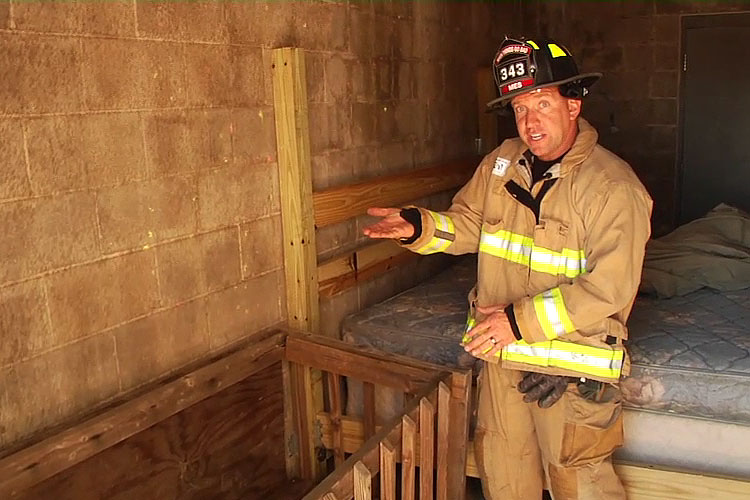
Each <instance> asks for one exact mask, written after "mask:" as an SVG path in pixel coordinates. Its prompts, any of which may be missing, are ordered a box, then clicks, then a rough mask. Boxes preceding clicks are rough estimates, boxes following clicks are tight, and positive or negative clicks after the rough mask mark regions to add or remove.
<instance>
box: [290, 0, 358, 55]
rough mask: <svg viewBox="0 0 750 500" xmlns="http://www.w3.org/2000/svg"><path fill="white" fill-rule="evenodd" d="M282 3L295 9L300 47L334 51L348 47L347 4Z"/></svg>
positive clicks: (296, 30) (340, 50)
mask: <svg viewBox="0 0 750 500" xmlns="http://www.w3.org/2000/svg"><path fill="white" fill-rule="evenodd" d="M282 5H283V6H284V7H286V8H287V9H290V8H291V9H292V10H293V11H294V15H295V28H296V29H295V32H296V38H297V41H298V46H299V47H301V48H305V49H311V50H326V51H333V52H342V51H344V50H345V49H346V48H347V41H348V40H347V39H348V37H349V16H348V13H347V8H346V7H345V6H340V5H328V4H325V3H301V2H296V3H292V4H282Z"/></svg>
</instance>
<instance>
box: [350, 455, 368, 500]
mask: <svg viewBox="0 0 750 500" xmlns="http://www.w3.org/2000/svg"><path fill="white" fill-rule="evenodd" d="M354 500H372V473H370V470H369V469H368V468H367V466H366V465H365V464H363V463H362V462H357V463H356V464H354Z"/></svg>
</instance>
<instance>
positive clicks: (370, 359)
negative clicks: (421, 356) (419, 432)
mask: <svg viewBox="0 0 750 500" xmlns="http://www.w3.org/2000/svg"><path fill="white" fill-rule="evenodd" d="M285 356H286V359H287V360H288V361H292V362H295V363H299V364H303V365H308V366H311V367H313V368H317V369H319V370H327V371H331V372H334V373H337V374H339V375H343V376H346V377H353V378H356V379H358V380H362V381H363V382H372V383H374V384H378V385H384V386H387V387H393V388H395V389H399V390H400V391H401V392H415V391H419V390H420V389H421V387H422V386H423V385H424V383H425V382H427V381H429V380H431V379H432V378H433V377H435V375H437V374H439V373H445V372H446V371H449V370H447V369H444V370H445V371H441V370H440V369H441V368H442V367H439V366H437V365H430V364H428V363H424V362H415V361H411V360H410V358H406V357H403V356H402V357H401V358H404V359H407V360H410V361H411V362H410V363H409V364H406V363H402V362H400V361H399V359H398V357H396V356H394V355H390V354H389V355H384V354H379V353H372V352H363V351H362V349H361V348H357V347H355V346H353V345H352V344H347V343H345V342H341V341H338V340H333V339H329V338H327V337H323V336H320V335H316V336H304V337H303V336H299V335H289V337H288V338H287V343H286V351H285Z"/></svg>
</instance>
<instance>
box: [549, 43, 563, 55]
mask: <svg viewBox="0 0 750 500" xmlns="http://www.w3.org/2000/svg"><path fill="white" fill-rule="evenodd" d="M547 47H548V48H549V52H550V54H552V58H555V57H567V55H568V54H566V53H565V51H564V50H563V49H561V48H560V46H559V45H557V44H555V43H548V44H547Z"/></svg>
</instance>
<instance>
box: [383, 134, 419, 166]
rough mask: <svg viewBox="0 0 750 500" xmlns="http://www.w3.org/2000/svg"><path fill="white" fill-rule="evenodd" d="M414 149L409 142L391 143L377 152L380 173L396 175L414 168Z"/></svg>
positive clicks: (412, 144)
mask: <svg viewBox="0 0 750 500" xmlns="http://www.w3.org/2000/svg"><path fill="white" fill-rule="evenodd" d="M415 154H416V153H415V148H414V143H413V142H411V141H404V142H391V143H388V144H384V145H383V147H381V148H380V149H379V150H378V161H379V163H380V171H381V172H382V173H384V174H397V173H401V172H404V171H407V170H412V169H413V168H414V162H415V158H414V157H415Z"/></svg>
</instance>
